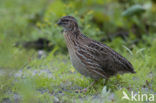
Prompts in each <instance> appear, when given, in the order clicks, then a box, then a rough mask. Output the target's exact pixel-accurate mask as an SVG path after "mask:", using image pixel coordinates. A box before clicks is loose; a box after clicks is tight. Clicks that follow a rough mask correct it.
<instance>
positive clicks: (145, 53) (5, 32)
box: [0, 0, 156, 103]
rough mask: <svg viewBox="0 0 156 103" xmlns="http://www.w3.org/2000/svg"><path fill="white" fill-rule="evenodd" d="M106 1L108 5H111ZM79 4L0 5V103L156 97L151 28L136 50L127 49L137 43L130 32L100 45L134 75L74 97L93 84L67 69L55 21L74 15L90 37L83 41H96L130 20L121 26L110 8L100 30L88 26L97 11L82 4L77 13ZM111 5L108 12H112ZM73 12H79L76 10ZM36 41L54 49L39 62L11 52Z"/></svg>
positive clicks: (155, 40)
mask: <svg viewBox="0 0 156 103" xmlns="http://www.w3.org/2000/svg"><path fill="white" fill-rule="evenodd" d="M92 2H93V1H91V0H90V1H89V2H88V3H86V2H85V3H86V5H87V6H90V5H92ZM107 2H108V4H109V2H111V0H110V1H109V0H108V1H107ZM107 2H105V3H107ZM79 3H80V2H79V1H77V2H73V1H70V2H69V3H66V2H62V1H61V0H58V1H55V2H51V1H46V0H45V1H44V0H39V1H38V0H33V1H31V0H27V1H20V0H13V1H12V2H10V1H9V0H5V1H3V2H2V1H0V11H1V14H0V22H1V23H0V102H2V103H4V102H13V103H14V102H15V103H30V102H33V103H53V102H60V103H61V102H62V103H79V102H82V103H90V102H91V103H95V102H97V103H101V102H106V103H110V102H115V103H125V102H129V103H131V102H132V101H128V100H124V99H121V98H122V96H123V91H125V92H126V93H127V94H128V95H130V94H131V91H134V92H136V93H138V92H139V93H142V94H143V93H147V94H156V88H155V86H156V79H155V78H156V63H155V57H156V53H155V51H156V46H155V45H156V33H155V32H154V29H150V33H149V34H148V35H147V34H144V35H143V36H142V40H141V41H140V42H139V43H138V44H137V45H135V44H133V45H131V47H133V50H130V49H129V48H130V47H129V45H130V43H131V41H132V40H134V38H136V36H135V35H134V34H133V33H130V37H129V38H128V39H127V40H126V41H125V40H123V39H121V38H120V37H117V38H114V39H113V40H112V42H104V43H106V44H107V45H109V46H110V47H112V48H113V49H114V50H116V51H117V52H119V53H120V54H122V55H123V56H124V57H126V58H127V59H128V60H129V61H130V62H131V63H132V64H133V66H134V68H135V71H136V72H137V73H136V74H124V75H117V76H115V77H112V78H110V80H109V82H108V83H107V85H104V81H105V80H100V81H99V82H98V83H97V84H96V85H95V86H94V87H92V88H91V89H90V90H89V91H87V92H86V93H81V92H75V90H79V89H83V88H86V87H87V86H89V84H90V83H91V82H92V81H93V80H92V79H90V78H86V77H84V76H82V75H81V74H79V73H78V72H77V71H76V70H75V69H74V68H73V67H72V65H71V62H70V60H69V55H68V54H67V53H66V52H67V51H66V46H65V43H64V40H63V36H62V35H61V33H60V31H61V30H60V28H58V27H57V25H55V22H56V20H57V19H58V18H59V17H60V16H62V15H68V14H71V15H74V16H75V17H76V18H77V19H78V21H79V24H80V26H81V27H83V29H82V31H83V33H84V34H89V35H87V36H89V37H91V38H94V39H96V40H98V41H100V38H101V37H103V36H106V35H105V34H107V33H108V32H112V31H115V30H116V29H117V27H118V26H123V27H125V28H126V29H130V28H129V27H130V25H131V24H132V21H133V20H132V21H129V22H130V23H129V22H128V21H125V22H126V23H129V24H128V26H126V25H125V24H122V23H121V21H124V20H125V18H122V17H121V16H120V15H119V14H120V13H121V10H120V8H116V7H115V9H116V11H114V12H117V13H115V14H114V15H113V16H111V18H109V16H110V15H109V13H110V10H108V15H107V16H108V17H106V18H105V19H106V20H107V19H109V20H110V21H109V22H111V23H110V24H109V25H107V23H108V21H107V23H106V24H105V23H104V24H103V28H104V30H103V28H102V29H101V28H99V27H98V25H97V24H95V23H94V22H93V21H92V18H93V17H92V16H93V15H95V14H96V13H98V14H99V11H98V12H95V11H96V10H97V9H96V10H95V11H88V10H87V7H86V8H85V6H84V5H81V7H82V8H79V7H78V6H77V5H79ZM93 3H94V2H93ZM99 3H101V2H100V0H98V2H97V4H99ZM105 3H104V4H105ZM35 4H36V5H35ZM71 4H72V5H71ZM66 5H68V8H66ZM101 5H103V4H101ZM109 5H110V4H109ZM112 5H114V3H112ZM112 5H111V7H110V8H111V9H114V8H113V6H112ZM57 6H58V7H60V8H61V11H58V10H57V8H58V7H57ZM94 6H95V5H94ZM29 8H31V9H29ZM78 8H79V12H78V11H76V10H77V9H78ZM93 10H94V9H93ZM152 10H153V9H152ZM86 12H87V13H86ZM83 13H86V16H85V17H83V18H80V15H81V16H82V15H83ZM118 13H119V14H118ZM148 13H150V11H148ZM110 14H111V13H110ZM99 15H100V16H102V17H103V15H101V14H99ZM115 15H116V16H117V18H115ZM113 17H114V18H113ZM96 18H97V17H96ZM94 19H95V18H94ZM135 20H137V19H136V18H135ZM135 20H134V21H135ZM140 20H142V19H140ZM151 20H152V19H151ZM134 21H133V22H134ZM100 22H105V21H100ZM113 23H114V24H113ZM118 23H119V24H118ZM139 23H141V21H140V22H139ZM139 25H142V24H139ZM111 27H112V29H111V30H110V28H111ZM104 31H105V32H104ZM95 34H96V35H95ZM39 37H46V38H49V39H50V41H51V42H52V43H53V45H55V48H54V49H53V50H52V51H51V52H49V53H45V55H46V56H44V55H43V56H42V57H40V58H39V57H38V55H39V53H38V51H35V50H33V49H32V50H26V49H24V48H22V47H15V44H16V42H19V41H29V40H35V39H37V38H39ZM43 54H44V53H43ZM155 99H156V98H155ZM133 102H137V101H133Z"/></svg>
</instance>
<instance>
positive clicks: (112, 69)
mask: <svg viewBox="0 0 156 103" xmlns="http://www.w3.org/2000/svg"><path fill="white" fill-rule="evenodd" d="M76 54H77V55H78V56H79V58H80V60H81V61H82V62H83V63H84V64H85V65H86V66H87V67H88V68H89V69H91V70H94V71H96V72H98V73H101V74H103V75H105V76H107V77H108V76H112V75H115V74H116V73H118V72H134V70H133V67H132V65H131V64H130V63H129V62H128V61H127V60H126V59H125V58H124V57H122V56H121V55H120V54H118V53H117V52H115V51H114V50H112V49H111V48H109V47H108V46H106V45H104V44H102V43H100V42H96V41H92V42H90V43H87V44H84V45H79V47H78V49H77V52H76Z"/></svg>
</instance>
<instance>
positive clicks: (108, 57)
mask: <svg viewBox="0 0 156 103" xmlns="http://www.w3.org/2000/svg"><path fill="white" fill-rule="evenodd" d="M57 24H58V25H59V26H62V27H63V28H64V31H63V34H64V38H65V40H66V44H67V48H68V51H69V55H70V59H71V62H72V65H73V66H74V67H75V68H76V70H77V71H78V72H80V73H81V74H82V75H84V76H87V77H91V78H93V79H94V80H95V81H96V80H99V79H100V78H105V79H106V80H107V79H108V78H110V77H111V76H114V75H116V74H123V73H136V72H135V71H134V69H133V66H132V64H131V63H130V62H129V61H128V60H127V59H125V58H124V57H123V56H121V55H120V54H118V53H117V52H115V51H114V50H113V49H111V48H110V47H108V46H107V45H105V44H102V43H100V42H98V41H95V40H92V39H90V38H88V37H86V36H85V35H83V34H82V33H81V31H80V29H79V26H78V23H77V21H76V19H75V18H74V17H72V16H64V17H62V18H61V19H60V20H59V21H58V23H57ZM94 83H95V82H94ZM94 83H92V84H94Z"/></svg>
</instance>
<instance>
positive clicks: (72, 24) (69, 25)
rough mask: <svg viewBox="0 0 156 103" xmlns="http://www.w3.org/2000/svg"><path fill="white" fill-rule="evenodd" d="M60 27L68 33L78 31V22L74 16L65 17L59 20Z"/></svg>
mask: <svg viewBox="0 0 156 103" xmlns="http://www.w3.org/2000/svg"><path fill="white" fill-rule="evenodd" d="M57 24H58V25H59V26H62V27H63V28H64V30H66V31H74V30H76V29H78V24H77V21H76V19H75V18H74V17H72V16H64V17H62V18H60V19H59V21H58V22H57Z"/></svg>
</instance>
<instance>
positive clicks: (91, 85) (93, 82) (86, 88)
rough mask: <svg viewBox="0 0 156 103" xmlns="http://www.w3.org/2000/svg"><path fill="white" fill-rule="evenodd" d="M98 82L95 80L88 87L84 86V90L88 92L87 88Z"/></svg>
mask: <svg viewBox="0 0 156 103" xmlns="http://www.w3.org/2000/svg"><path fill="white" fill-rule="evenodd" d="M96 82H97V80H94V81H93V82H92V83H91V84H90V85H89V86H88V87H87V88H84V89H83V90H82V92H87V90H89V89H90V88H91V87H92V86H93V85H94V84H95V83H96Z"/></svg>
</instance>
